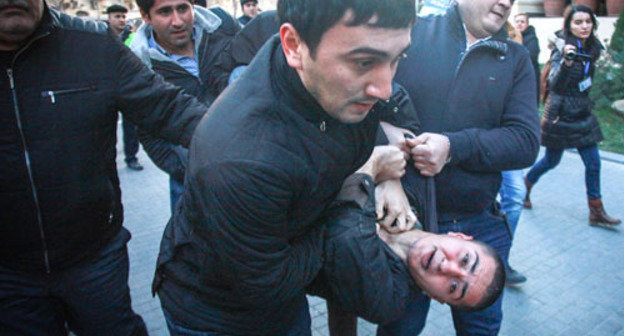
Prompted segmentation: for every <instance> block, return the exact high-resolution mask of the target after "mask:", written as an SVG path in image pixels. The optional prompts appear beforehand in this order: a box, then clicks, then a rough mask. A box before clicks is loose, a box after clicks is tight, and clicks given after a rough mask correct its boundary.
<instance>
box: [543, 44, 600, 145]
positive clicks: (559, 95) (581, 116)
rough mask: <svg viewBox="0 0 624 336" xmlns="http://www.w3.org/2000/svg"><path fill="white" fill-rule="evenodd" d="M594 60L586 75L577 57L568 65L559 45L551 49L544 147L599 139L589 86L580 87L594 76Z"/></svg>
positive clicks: (545, 108) (587, 142)
mask: <svg viewBox="0 0 624 336" xmlns="http://www.w3.org/2000/svg"><path fill="white" fill-rule="evenodd" d="M596 43H598V44H599V42H597V41H596ZM562 44H564V43H562ZM599 48H602V45H599ZM581 52H583V53H590V52H588V51H585V50H581ZM590 54H591V53H590ZM596 59H597V57H594V58H593V59H592V60H591V62H590V63H589V68H588V72H587V74H586V73H585V66H586V65H587V63H586V62H583V61H581V60H576V61H574V63H572V66H567V65H566V64H565V63H564V59H563V56H562V51H561V50H560V49H558V48H557V49H555V50H554V51H553V53H552V55H551V58H550V74H549V80H548V88H549V91H550V93H549V95H548V98H547V100H546V104H545V107H544V118H543V120H542V144H543V145H544V146H546V147H547V148H554V149H564V148H582V147H586V146H591V145H595V144H596V143H598V142H600V141H602V139H603V135H602V130H601V129H600V124H599V123H598V120H597V119H596V116H594V114H593V113H592V104H593V103H592V101H591V98H590V97H589V90H590V89H591V88H589V89H587V90H584V91H581V90H580V88H579V83H580V82H581V81H583V80H585V79H586V78H588V77H589V78H593V76H594V70H595V61H596Z"/></svg>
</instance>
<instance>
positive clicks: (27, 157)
mask: <svg viewBox="0 0 624 336" xmlns="http://www.w3.org/2000/svg"><path fill="white" fill-rule="evenodd" d="M7 75H8V76H9V83H10V86H11V95H12V97H13V110H14V111H15V119H16V120H17V128H18V130H19V134H20V138H21V140H22V146H23V147H24V160H25V161H26V170H27V171H28V179H29V180H30V190H31V191H32V194H33V199H34V201H35V208H36V209H37V223H38V224H39V234H40V236H41V244H42V245H43V261H44V263H45V268H46V272H47V273H50V271H51V270H50V257H49V255H48V244H47V242H46V238H45V232H44V231H43V219H42V218H41V206H40V205H39V196H38V194H37V188H36V187H35V179H34V178H33V172H32V167H31V165H30V153H29V152H28V146H27V144H26V137H25V136H24V129H23V128H22V120H21V115H20V111H19V105H18V104H17V92H16V91H15V81H14V80H13V69H12V68H9V69H7Z"/></svg>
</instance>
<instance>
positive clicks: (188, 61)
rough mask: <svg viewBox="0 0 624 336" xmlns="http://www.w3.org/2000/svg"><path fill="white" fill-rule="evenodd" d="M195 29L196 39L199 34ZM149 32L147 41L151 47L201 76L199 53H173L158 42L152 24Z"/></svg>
mask: <svg viewBox="0 0 624 336" xmlns="http://www.w3.org/2000/svg"><path fill="white" fill-rule="evenodd" d="M195 30H196V28H195V27H193V34H192V36H191V38H192V39H193V40H195V37H196V35H197V34H196V33H195ZM148 34H149V39H148V40H147V43H148V45H149V47H150V48H153V49H156V50H158V51H159V52H160V53H162V54H163V55H165V56H167V57H168V58H169V59H171V60H172V61H173V62H175V63H176V64H178V65H179V66H181V67H182V68H184V70H186V71H188V72H189V73H190V74H191V75H193V76H195V77H199V63H198V62H197V58H196V57H197V55H195V57H189V56H184V55H177V54H172V53H170V52H168V51H167V50H165V48H163V47H162V46H161V45H160V44H158V42H156V39H155V38H154V31H153V28H152V27H151V26H148Z"/></svg>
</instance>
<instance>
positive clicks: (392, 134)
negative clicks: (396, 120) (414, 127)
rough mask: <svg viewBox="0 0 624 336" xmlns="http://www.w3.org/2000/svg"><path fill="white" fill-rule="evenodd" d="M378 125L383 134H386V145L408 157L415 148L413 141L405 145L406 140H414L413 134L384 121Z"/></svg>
mask: <svg viewBox="0 0 624 336" xmlns="http://www.w3.org/2000/svg"><path fill="white" fill-rule="evenodd" d="M380 124H381V128H382V130H383V131H384V134H386V138H388V143H389V144H390V145H394V146H396V147H398V148H400V149H401V150H402V151H404V152H405V153H407V154H408V155H410V154H411V153H410V152H411V149H412V147H414V146H415V140H414V141H412V142H410V143H407V142H406V139H416V136H415V135H414V133H412V131H410V130H408V129H405V128H401V127H396V126H394V125H392V124H389V123H387V122H385V121H382V122H380Z"/></svg>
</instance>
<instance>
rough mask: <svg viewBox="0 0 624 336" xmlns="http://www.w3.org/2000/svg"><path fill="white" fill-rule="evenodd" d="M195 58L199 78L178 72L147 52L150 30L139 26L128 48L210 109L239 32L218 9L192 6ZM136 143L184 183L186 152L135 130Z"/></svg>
mask: <svg viewBox="0 0 624 336" xmlns="http://www.w3.org/2000/svg"><path fill="white" fill-rule="evenodd" d="M193 10H194V11H195V15H194V22H193V29H194V32H195V40H196V43H195V57H196V58H197V61H198V63H199V69H200V73H199V77H196V76H193V75H192V74H191V73H189V72H188V71H186V70H185V69H184V68H182V67H181V66H180V65H179V64H177V63H176V62H174V61H173V60H171V58H170V57H168V56H167V55H164V54H163V53H162V52H161V51H160V50H158V49H154V48H150V47H149V44H148V40H149V38H150V36H151V34H152V32H151V27H150V26H149V25H146V24H143V25H142V26H141V27H139V29H138V30H137V33H136V35H135V38H134V39H133V41H132V43H131V44H130V48H131V49H132V51H133V52H134V53H135V54H136V55H137V56H138V57H139V58H140V59H141V61H143V63H144V64H145V65H146V66H147V67H148V68H151V69H152V70H154V71H155V72H156V73H158V74H160V75H161V76H163V77H164V78H165V80H166V81H167V82H170V83H172V84H175V85H177V86H179V87H181V88H183V89H184V92H186V93H188V94H190V95H193V96H195V97H197V99H199V101H201V102H202V103H204V104H205V105H206V106H210V104H212V102H213V101H214V100H215V99H216V98H217V96H218V95H219V93H221V91H222V90H223V89H224V88H225V87H226V86H227V78H228V76H229V72H230V71H231V68H232V66H233V65H232V64H233V63H231V58H229V55H228V50H229V48H230V42H231V40H232V38H233V37H234V36H235V35H236V33H237V32H238V31H239V30H240V28H239V26H238V24H237V23H236V22H235V21H234V19H233V18H232V17H231V16H230V15H229V14H227V13H226V12H225V11H224V10H223V9H221V8H211V9H209V10H208V9H205V8H203V7H200V6H194V7H193ZM138 137H139V140H140V141H141V144H143V148H144V149H145V152H146V153H147V154H148V155H149V157H150V159H152V161H154V163H155V164H156V165H157V166H158V167H159V168H160V169H162V170H164V171H165V172H166V173H167V174H169V175H170V176H171V177H172V178H173V179H174V180H176V181H178V182H179V183H183V181H184V172H185V170H186V165H187V163H188V158H187V157H188V151H187V150H186V148H184V147H182V146H175V145H173V144H171V143H169V142H167V141H165V140H163V139H161V138H158V137H155V136H152V135H150V134H149V133H147V132H145V131H141V130H139V132H138Z"/></svg>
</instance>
